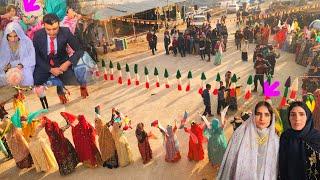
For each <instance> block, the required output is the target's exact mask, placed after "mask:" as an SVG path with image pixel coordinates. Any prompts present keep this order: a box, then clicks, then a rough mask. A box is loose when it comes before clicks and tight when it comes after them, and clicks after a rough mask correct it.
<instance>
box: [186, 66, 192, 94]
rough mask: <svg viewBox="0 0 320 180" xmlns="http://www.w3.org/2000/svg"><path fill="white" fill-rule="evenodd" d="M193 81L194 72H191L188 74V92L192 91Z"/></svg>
mask: <svg viewBox="0 0 320 180" xmlns="http://www.w3.org/2000/svg"><path fill="white" fill-rule="evenodd" d="M191 79H192V72H191V71H189V72H188V84H187V87H186V91H187V92H188V91H190V88H191Z"/></svg>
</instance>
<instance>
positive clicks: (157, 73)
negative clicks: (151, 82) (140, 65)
mask: <svg viewBox="0 0 320 180" xmlns="http://www.w3.org/2000/svg"><path fill="white" fill-rule="evenodd" d="M153 75H154V76H156V87H157V88H158V87H160V81H159V72H158V69H157V68H156V67H155V68H154V72H153Z"/></svg>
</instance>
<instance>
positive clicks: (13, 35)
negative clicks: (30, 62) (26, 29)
mask: <svg viewBox="0 0 320 180" xmlns="http://www.w3.org/2000/svg"><path fill="white" fill-rule="evenodd" d="M8 41H9V42H11V43H13V42H18V41H19V37H18V35H17V33H16V32H14V31H12V32H11V33H9V34H8Z"/></svg>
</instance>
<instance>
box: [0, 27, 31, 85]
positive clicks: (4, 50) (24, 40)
mask: <svg viewBox="0 0 320 180" xmlns="http://www.w3.org/2000/svg"><path fill="white" fill-rule="evenodd" d="M13 31H14V32H15V33H16V34H17V36H18V37H19V39H20V41H19V49H18V52H19V57H20V59H19V63H21V64H22V65H23V75H24V80H23V82H22V85H26V86H31V85H33V78H32V76H33V75H32V74H33V70H34V67H35V64H36V57H35V49H34V47H33V43H32V41H31V40H30V39H29V37H27V36H26V35H25V33H24V31H23V30H22V28H21V26H20V24H18V23H16V22H11V23H9V24H8V25H7V27H6V29H5V31H4V34H3V37H2V40H1V44H0V74H3V73H4V72H3V69H4V66H5V65H7V64H8V63H9V62H10V59H11V53H10V52H11V49H10V46H9V42H8V40H7V35H8V34H10V33H12V32H13Z"/></svg>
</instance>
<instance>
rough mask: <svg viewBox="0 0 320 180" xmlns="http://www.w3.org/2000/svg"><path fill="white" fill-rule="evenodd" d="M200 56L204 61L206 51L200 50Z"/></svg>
mask: <svg viewBox="0 0 320 180" xmlns="http://www.w3.org/2000/svg"><path fill="white" fill-rule="evenodd" d="M200 56H201V59H202V60H204V59H205V58H206V51H205V50H200Z"/></svg>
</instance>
